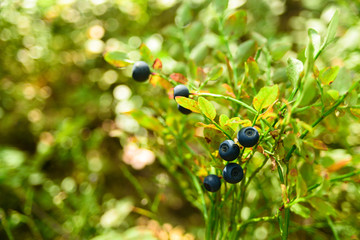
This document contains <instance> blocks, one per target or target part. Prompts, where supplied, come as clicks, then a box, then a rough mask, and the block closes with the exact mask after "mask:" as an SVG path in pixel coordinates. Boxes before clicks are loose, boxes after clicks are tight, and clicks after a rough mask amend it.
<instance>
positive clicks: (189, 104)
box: [175, 97, 201, 113]
mask: <svg viewBox="0 0 360 240" xmlns="http://www.w3.org/2000/svg"><path fill="white" fill-rule="evenodd" d="M175 100H176V102H177V103H178V104H180V106H182V107H184V108H187V109H189V110H191V111H192V112H196V113H201V110H200V108H199V104H198V102H197V101H195V100H193V99H191V98H186V97H176V98H175Z"/></svg>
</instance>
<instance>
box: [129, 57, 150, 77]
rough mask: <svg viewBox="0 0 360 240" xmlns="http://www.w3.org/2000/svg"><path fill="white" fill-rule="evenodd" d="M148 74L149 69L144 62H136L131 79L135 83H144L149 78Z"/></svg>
mask: <svg viewBox="0 0 360 240" xmlns="http://www.w3.org/2000/svg"><path fill="white" fill-rule="evenodd" d="M150 74H151V72H150V68H149V65H148V64H147V63H146V62H143V61H138V62H136V63H135V64H134V66H133V69H132V77H133V79H134V80H135V81H138V82H144V81H146V80H147V79H148V78H149V76H150Z"/></svg>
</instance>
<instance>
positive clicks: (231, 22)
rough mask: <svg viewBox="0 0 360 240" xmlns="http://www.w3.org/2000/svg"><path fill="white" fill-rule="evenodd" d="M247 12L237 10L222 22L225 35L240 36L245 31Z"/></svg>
mask: <svg viewBox="0 0 360 240" xmlns="http://www.w3.org/2000/svg"><path fill="white" fill-rule="evenodd" d="M246 22H247V14H246V11H244V10H239V11H236V12H234V13H233V14H231V15H230V16H229V17H228V18H227V19H226V20H225V24H224V34H225V35H227V36H234V37H237V38H238V37H241V36H243V35H244V34H245V32H246ZM245 60H246V59H245Z"/></svg>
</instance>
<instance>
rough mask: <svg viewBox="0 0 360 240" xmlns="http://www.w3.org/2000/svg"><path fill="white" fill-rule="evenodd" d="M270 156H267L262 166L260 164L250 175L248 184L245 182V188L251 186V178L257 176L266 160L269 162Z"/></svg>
mask: <svg viewBox="0 0 360 240" xmlns="http://www.w3.org/2000/svg"><path fill="white" fill-rule="evenodd" d="M267 160H268V158H265V159H264V161H263V163H262V164H261V166H259V167H258V168H257V169H256V170H255V171H254V172H253V173H252V174H251V176H250V177H249V180H247V182H246V184H245V189H246V188H247V187H248V186H249V184H250V182H251V180H252V179H253V178H254V177H255V175H256V174H257V173H258V172H260V170H261V169H262V168H263V167H264V166H265V164H266V162H267Z"/></svg>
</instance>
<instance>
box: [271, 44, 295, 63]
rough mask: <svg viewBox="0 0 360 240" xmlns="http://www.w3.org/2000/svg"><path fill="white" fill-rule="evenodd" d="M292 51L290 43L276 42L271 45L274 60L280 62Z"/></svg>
mask: <svg viewBox="0 0 360 240" xmlns="http://www.w3.org/2000/svg"><path fill="white" fill-rule="evenodd" d="M290 49H291V43H289V41H284V40H282V41H274V42H273V43H272V44H271V45H270V54H271V56H272V58H273V60H275V61H278V60H280V59H281V58H282V57H283V56H284V55H285V53H286V52H287V51H289V50H290Z"/></svg>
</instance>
